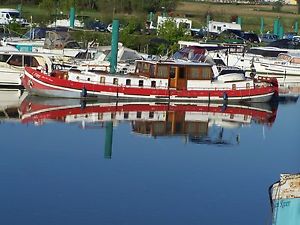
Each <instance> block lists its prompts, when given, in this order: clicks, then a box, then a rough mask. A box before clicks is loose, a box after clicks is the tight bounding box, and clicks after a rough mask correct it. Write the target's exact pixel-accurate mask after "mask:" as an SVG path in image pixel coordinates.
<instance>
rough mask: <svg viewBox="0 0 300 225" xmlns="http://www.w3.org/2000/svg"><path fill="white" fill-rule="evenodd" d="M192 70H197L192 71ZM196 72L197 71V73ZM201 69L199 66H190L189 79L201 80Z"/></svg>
mask: <svg viewBox="0 0 300 225" xmlns="http://www.w3.org/2000/svg"><path fill="white" fill-rule="evenodd" d="M192 70H195V71H193V72H192ZM195 73H197V74H196V75H195ZM200 75H201V71H200V67H199V66H196V65H195V66H190V67H188V69H187V78H188V80H200V77H201V76H200Z"/></svg>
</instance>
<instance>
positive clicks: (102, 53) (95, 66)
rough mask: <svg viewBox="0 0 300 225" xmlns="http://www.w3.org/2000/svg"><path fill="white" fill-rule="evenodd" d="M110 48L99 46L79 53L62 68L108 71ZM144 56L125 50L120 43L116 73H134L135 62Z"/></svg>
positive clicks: (134, 51) (131, 50)
mask: <svg viewBox="0 0 300 225" xmlns="http://www.w3.org/2000/svg"><path fill="white" fill-rule="evenodd" d="M110 57H111V46H99V47H96V48H92V49H87V50H86V51H85V52H79V53H78V54H77V55H76V56H75V57H74V58H72V59H70V60H69V61H68V62H64V64H63V65H62V67H64V68H68V67H69V68H72V69H78V70H88V71H106V72H109V71H110V61H109V59H110ZM143 57H145V54H141V53H138V52H137V51H136V50H133V49H130V48H126V47H125V46H123V44H122V43H119V44H118V54H117V62H118V64H117V68H116V72H118V73H122V74H127V73H133V72H134V71H135V60H138V59H143Z"/></svg>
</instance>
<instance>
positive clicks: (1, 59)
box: [0, 55, 10, 62]
mask: <svg viewBox="0 0 300 225" xmlns="http://www.w3.org/2000/svg"><path fill="white" fill-rule="evenodd" d="M9 57H10V55H0V62H6V61H7V60H8V59H9Z"/></svg>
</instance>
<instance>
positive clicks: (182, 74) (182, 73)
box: [178, 67, 185, 79]
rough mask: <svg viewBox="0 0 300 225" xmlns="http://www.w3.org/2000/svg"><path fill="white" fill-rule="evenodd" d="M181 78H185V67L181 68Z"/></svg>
mask: <svg viewBox="0 0 300 225" xmlns="http://www.w3.org/2000/svg"><path fill="white" fill-rule="evenodd" d="M178 76H179V78H181V79H183V78H185V68H184V67H179V74H178Z"/></svg>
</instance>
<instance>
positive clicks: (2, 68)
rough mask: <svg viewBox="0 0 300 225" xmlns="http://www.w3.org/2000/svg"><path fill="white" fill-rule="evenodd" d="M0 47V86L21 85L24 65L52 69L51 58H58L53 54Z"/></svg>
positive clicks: (49, 70)
mask: <svg viewBox="0 0 300 225" xmlns="http://www.w3.org/2000/svg"><path fill="white" fill-rule="evenodd" d="M6 48H7V47H5V48H4V49H3V50H2V51H1V48H0V87H5V88H8V87H21V86H22V83H21V78H20V77H21V76H22V74H23V73H24V67H25V66H30V67H32V68H39V69H42V70H45V71H47V72H51V71H52V64H53V60H54V59H56V60H58V58H57V57H58V56H57V57H56V56H55V55H53V54H41V53H34V52H20V51H17V50H14V51H11V50H9V51H7V50H6Z"/></svg>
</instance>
